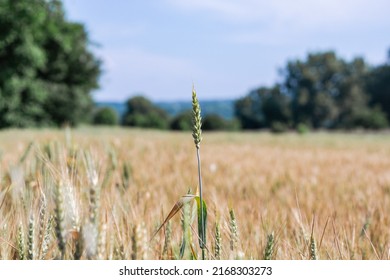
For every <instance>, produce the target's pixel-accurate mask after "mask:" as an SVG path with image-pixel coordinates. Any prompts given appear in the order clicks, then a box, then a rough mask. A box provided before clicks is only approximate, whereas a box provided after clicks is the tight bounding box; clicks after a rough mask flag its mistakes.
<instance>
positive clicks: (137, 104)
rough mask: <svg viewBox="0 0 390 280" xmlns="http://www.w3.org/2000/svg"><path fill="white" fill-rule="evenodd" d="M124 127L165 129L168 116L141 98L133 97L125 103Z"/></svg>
mask: <svg viewBox="0 0 390 280" xmlns="http://www.w3.org/2000/svg"><path fill="white" fill-rule="evenodd" d="M122 123H123V125H125V126H135V127H143V128H158V129H165V128H167V127H168V115H167V113H166V112H165V111H163V110H162V109H160V108H158V107H157V106H155V105H154V104H153V103H152V102H151V101H150V100H148V99H147V98H145V97H143V96H135V97H132V98H130V99H129V100H128V101H127V102H126V112H125V115H124V117H123V121H122Z"/></svg>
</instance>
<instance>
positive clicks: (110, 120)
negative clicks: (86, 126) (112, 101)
mask: <svg viewBox="0 0 390 280" xmlns="http://www.w3.org/2000/svg"><path fill="white" fill-rule="evenodd" d="M118 122H119V117H118V113H117V112H116V111H115V110H114V109H112V108H111V107H102V108H99V109H97V110H96V112H95V114H94V117H93V123H94V124H98V125H99V124H102V125H116V124H118Z"/></svg>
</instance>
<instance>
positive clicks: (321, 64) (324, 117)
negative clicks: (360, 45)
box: [284, 52, 383, 128]
mask: <svg viewBox="0 0 390 280" xmlns="http://www.w3.org/2000/svg"><path fill="white" fill-rule="evenodd" d="M369 71H370V69H369V67H368V66H367V64H366V63H365V62H364V60H363V59H361V58H356V59H353V60H352V61H350V62H347V61H345V60H343V59H341V58H339V57H337V56H336V54H335V53H334V52H324V53H316V54H309V55H308V56H307V59H306V60H305V61H299V60H297V61H292V62H289V63H288V64H287V67H286V69H285V70H284V73H285V82H284V91H285V92H286V94H287V95H288V96H290V98H291V109H292V115H293V123H294V125H295V126H298V125H299V124H305V125H307V126H309V127H313V128H354V127H356V126H360V127H361V126H363V127H367V128H372V127H377V126H378V120H380V119H382V117H381V114H383V112H381V111H380V109H378V108H375V109H374V108H373V107H370V104H369V95H368V93H367V91H366V89H365V84H364V81H365V77H366V76H367V74H368V73H369ZM370 113H375V115H376V116H377V118H369V117H368V116H369V115H370ZM363 119H365V120H364V121H363ZM374 120H375V121H374ZM370 121H374V122H376V124H375V123H373V124H372V125H369V122H370Z"/></svg>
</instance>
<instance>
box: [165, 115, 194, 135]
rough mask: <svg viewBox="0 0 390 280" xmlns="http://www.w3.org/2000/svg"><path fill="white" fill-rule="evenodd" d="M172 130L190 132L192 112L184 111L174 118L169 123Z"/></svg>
mask: <svg viewBox="0 0 390 280" xmlns="http://www.w3.org/2000/svg"><path fill="white" fill-rule="evenodd" d="M170 128H171V129H172V130H188V131H189V130H192V111H191V110H186V111H184V112H181V113H180V114H178V115H177V116H175V117H174V118H173V119H172V121H171V123H170Z"/></svg>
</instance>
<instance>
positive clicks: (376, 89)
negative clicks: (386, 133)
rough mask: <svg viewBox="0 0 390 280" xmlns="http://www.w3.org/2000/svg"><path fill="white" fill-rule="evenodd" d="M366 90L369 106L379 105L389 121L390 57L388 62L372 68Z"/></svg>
mask: <svg viewBox="0 0 390 280" xmlns="http://www.w3.org/2000/svg"><path fill="white" fill-rule="evenodd" d="M389 53H390V51H389ZM389 57H390V55H389ZM367 92H368V93H369V94H370V97H371V99H370V104H371V106H377V107H379V108H380V109H381V110H382V111H383V112H384V113H385V114H386V118H387V121H388V122H389V123H390V58H389V63H388V64H385V65H381V66H379V67H377V68H375V69H373V71H371V73H370V74H369V75H368V77H367Z"/></svg>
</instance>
